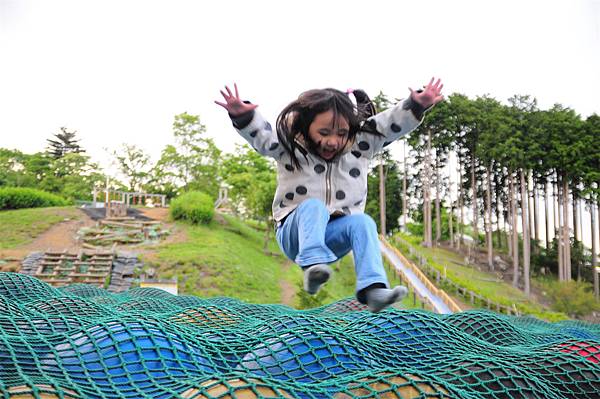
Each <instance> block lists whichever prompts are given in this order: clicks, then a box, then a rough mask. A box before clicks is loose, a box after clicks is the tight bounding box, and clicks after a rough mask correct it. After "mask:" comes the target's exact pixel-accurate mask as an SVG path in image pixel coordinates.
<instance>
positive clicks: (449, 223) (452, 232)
mask: <svg viewBox="0 0 600 399" xmlns="http://www.w3.org/2000/svg"><path fill="white" fill-rule="evenodd" d="M450 191H452V190H450ZM449 202H450V204H449V205H450V206H449V210H450V212H448V230H450V248H454V226H452V219H454V207H453V204H452V196H451V195H450V201H449Z"/></svg>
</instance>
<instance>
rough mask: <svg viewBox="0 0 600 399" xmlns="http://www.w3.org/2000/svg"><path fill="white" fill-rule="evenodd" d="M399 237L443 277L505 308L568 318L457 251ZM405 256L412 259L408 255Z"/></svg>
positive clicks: (545, 316) (412, 238)
mask: <svg viewBox="0 0 600 399" xmlns="http://www.w3.org/2000/svg"><path fill="white" fill-rule="evenodd" d="M398 236H399V237H401V238H402V239H404V241H407V242H408V243H409V244H410V245H411V246H412V247H413V248H414V249H416V250H417V251H418V253H419V254H421V255H422V256H423V257H425V259H427V263H428V264H429V265H431V266H433V267H434V268H435V269H437V270H438V271H440V272H441V273H442V274H443V273H445V274H446V277H447V278H448V279H449V280H451V281H453V282H454V283H456V284H458V285H460V286H462V287H464V288H466V289H467V290H470V291H473V292H475V293H477V294H479V295H481V296H483V297H485V298H488V299H490V300H492V301H494V302H498V303H500V304H503V305H505V306H512V304H515V305H516V306H517V308H518V309H519V310H520V311H521V312H522V313H526V314H531V315H534V316H536V317H539V318H543V319H546V320H550V321H556V320H564V319H567V318H568V317H567V315H565V314H563V313H559V312H554V311H552V310H549V309H547V308H545V307H544V306H542V305H541V304H539V303H537V302H535V301H533V300H532V299H530V298H528V297H527V296H526V295H525V293H524V292H523V291H521V290H519V289H517V288H515V287H513V286H512V285H510V284H507V283H506V282H504V281H503V280H501V279H500V278H498V277H497V276H496V275H494V274H491V273H486V272H482V271H479V270H477V269H475V268H474V267H472V266H468V265H465V264H464V260H463V258H462V257H461V256H460V255H458V254H456V253H455V252H452V251H448V250H446V249H443V248H426V247H422V246H420V245H419V243H420V239H419V238H418V237H414V236H409V235H406V234H402V233H398ZM394 245H395V244H394ZM399 249H402V248H401V246H399ZM406 255H407V257H410V256H409V255H408V254H406ZM442 288H445V287H442ZM463 301H464V299H463Z"/></svg>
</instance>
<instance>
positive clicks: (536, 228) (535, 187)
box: [529, 171, 540, 253]
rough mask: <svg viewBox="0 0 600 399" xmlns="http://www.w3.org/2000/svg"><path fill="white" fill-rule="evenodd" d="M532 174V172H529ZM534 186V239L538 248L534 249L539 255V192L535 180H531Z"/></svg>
mask: <svg viewBox="0 0 600 399" xmlns="http://www.w3.org/2000/svg"><path fill="white" fill-rule="evenodd" d="M529 173H530V174H531V171H530V172H529ZM531 181H532V185H533V190H532V191H533V238H534V239H535V243H536V246H535V247H534V250H535V252H536V253H537V252H538V251H537V248H539V245H540V234H539V231H538V227H539V226H538V205H537V203H538V192H537V184H535V181H534V180H533V178H532V179H531Z"/></svg>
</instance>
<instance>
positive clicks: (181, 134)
mask: <svg viewBox="0 0 600 399" xmlns="http://www.w3.org/2000/svg"><path fill="white" fill-rule="evenodd" d="M205 133H206V127H205V126H204V125H203V124H202V123H201V122H200V116H199V115H190V114H188V113H187V112H184V113H182V114H179V115H176V116H175V120H174V122H173V136H174V137H175V146H174V148H175V151H171V152H169V153H168V155H169V157H168V158H166V159H165V160H164V165H165V166H166V167H169V168H170V170H171V171H173V172H174V173H175V175H176V176H177V178H178V179H179V180H180V181H181V182H182V185H183V189H184V190H202V191H205V192H207V193H208V194H210V195H212V196H216V195H217V192H218V190H219V182H218V176H219V167H220V166H219V165H220V155H221V150H219V149H218V148H217V146H216V145H215V144H214V141H213V140H212V139H210V138H205V137H203V136H204V135H205Z"/></svg>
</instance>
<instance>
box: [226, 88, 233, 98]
mask: <svg viewBox="0 0 600 399" xmlns="http://www.w3.org/2000/svg"><path fill="white" fill-rule="evenodd" d="M225 89H227V93H228V94H229V97H233V94H232V93H231V90H230V89H229V87H228V86H225Z"/></svg>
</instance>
